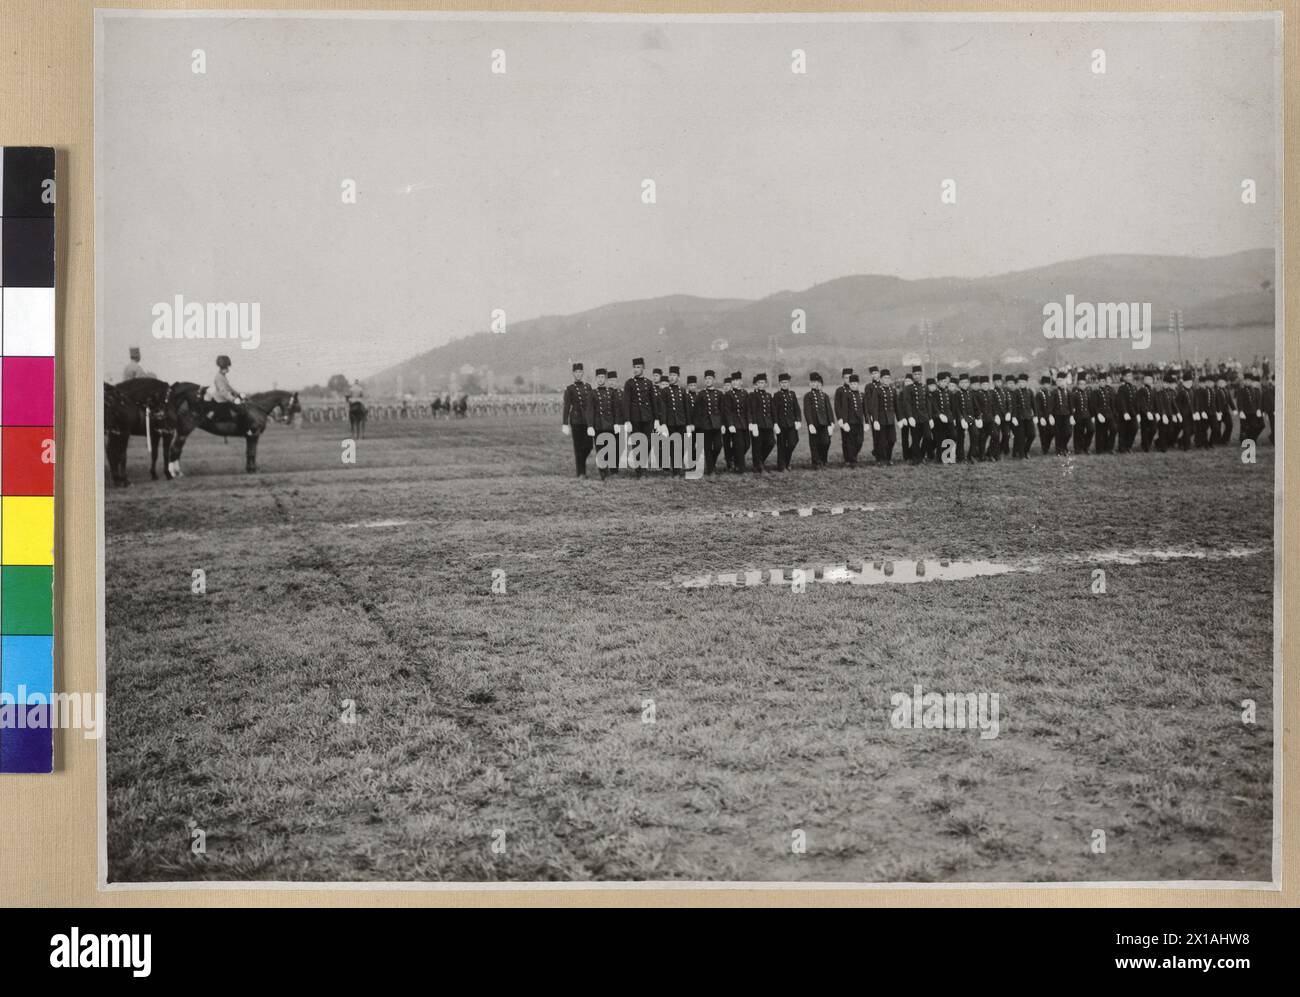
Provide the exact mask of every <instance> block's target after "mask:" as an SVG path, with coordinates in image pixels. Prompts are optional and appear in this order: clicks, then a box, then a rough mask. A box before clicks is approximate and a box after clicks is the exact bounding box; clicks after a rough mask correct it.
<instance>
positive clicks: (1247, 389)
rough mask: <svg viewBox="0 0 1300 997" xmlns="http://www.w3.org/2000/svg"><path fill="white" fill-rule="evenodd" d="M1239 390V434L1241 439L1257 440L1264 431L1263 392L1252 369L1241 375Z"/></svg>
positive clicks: (1257, 376)
mask: <svg viewBox="0 0 1300 997" xmlns="http://www.w3.org/2000/svg"><path fill="white" fill-rule="evenodd" d="M1243 379H1244V380H1243V383H1242V386H1241V390H1240V391H1239V392H1238V394H1237V409H1238V411H1239V412H1240V413H1241V436H1240V437H1239V439H1243V440H1255V441H1258V440H1259V434H1260V433H1262V432H1263V431H1264V392H1263V389H1262V388H1261V387H1260V384H1259V375H1258V374H1256V373H1255V372H1254V371H1253V370H1252V371H1247V372H1246V373H1245V374H1244V375H1243Z"/></svg>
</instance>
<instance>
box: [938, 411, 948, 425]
mask: <svg viewBox="0 0 1300 997" xmlns="http://www.w3.org/2000/svg"><path fill="white" fill-rule="evenodd" d="M939 418H940V419H941V420H943V421H944V422H945V423H946V422H947V421H948V417H947V416H946V415H943V414H942V413H940V415H939Z"/></svg>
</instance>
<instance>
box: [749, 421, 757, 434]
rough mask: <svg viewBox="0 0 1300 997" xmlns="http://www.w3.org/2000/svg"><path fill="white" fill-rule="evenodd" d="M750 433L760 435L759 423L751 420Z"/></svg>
mask: <svg viewBox="0 0 1300 997" xmlns="http://www.w3.org/2000/svg"><path fill="white" fill-rule="evenodd" d="M749 435H750V436H757V435H758V423H756V422H751V423H750V424H749Z"/></svg>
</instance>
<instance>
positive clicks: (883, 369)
mask: <svg viewBox="0 0 1300 997" xmlns="http://www.w3.org/2000/svg"><path fill="white" fill-rule="evenodd" d="M880 376H881V377H893V376H894V375H893V374H891V373H889V368H888V367H881V368H880Z"/></svg>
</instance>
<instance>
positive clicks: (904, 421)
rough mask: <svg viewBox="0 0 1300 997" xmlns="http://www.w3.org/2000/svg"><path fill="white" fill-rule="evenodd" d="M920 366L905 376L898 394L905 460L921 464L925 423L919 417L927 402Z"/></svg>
mask: <svg viewBox="0 0 1300 997" xmlns="http://www.w3.org/2000/svg"><path fill="white" fill-rule="evenodd" d="M921 374H922V371H921V368H920V367H919V366H913V367H912V369H911V370H909V371H908V372H907V373H906V374H905V375H903V387H902V389H901V390H900V391H899V392H898V436H899V439H900V440H901V441H902V444H903V460H905V461H907V462H908V463H910V464H919V463H920V461H921V458H922V456H923V451H924V445H923V443H922V440H923V438H924V436H925V428H924V427H925V423H924V421H923V420H922V419H921V418H920V417H919V416H920V413H921V411H922V403H923V402H924V401H925V383H924V381H923V379H922V377H921Z"/></svg>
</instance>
